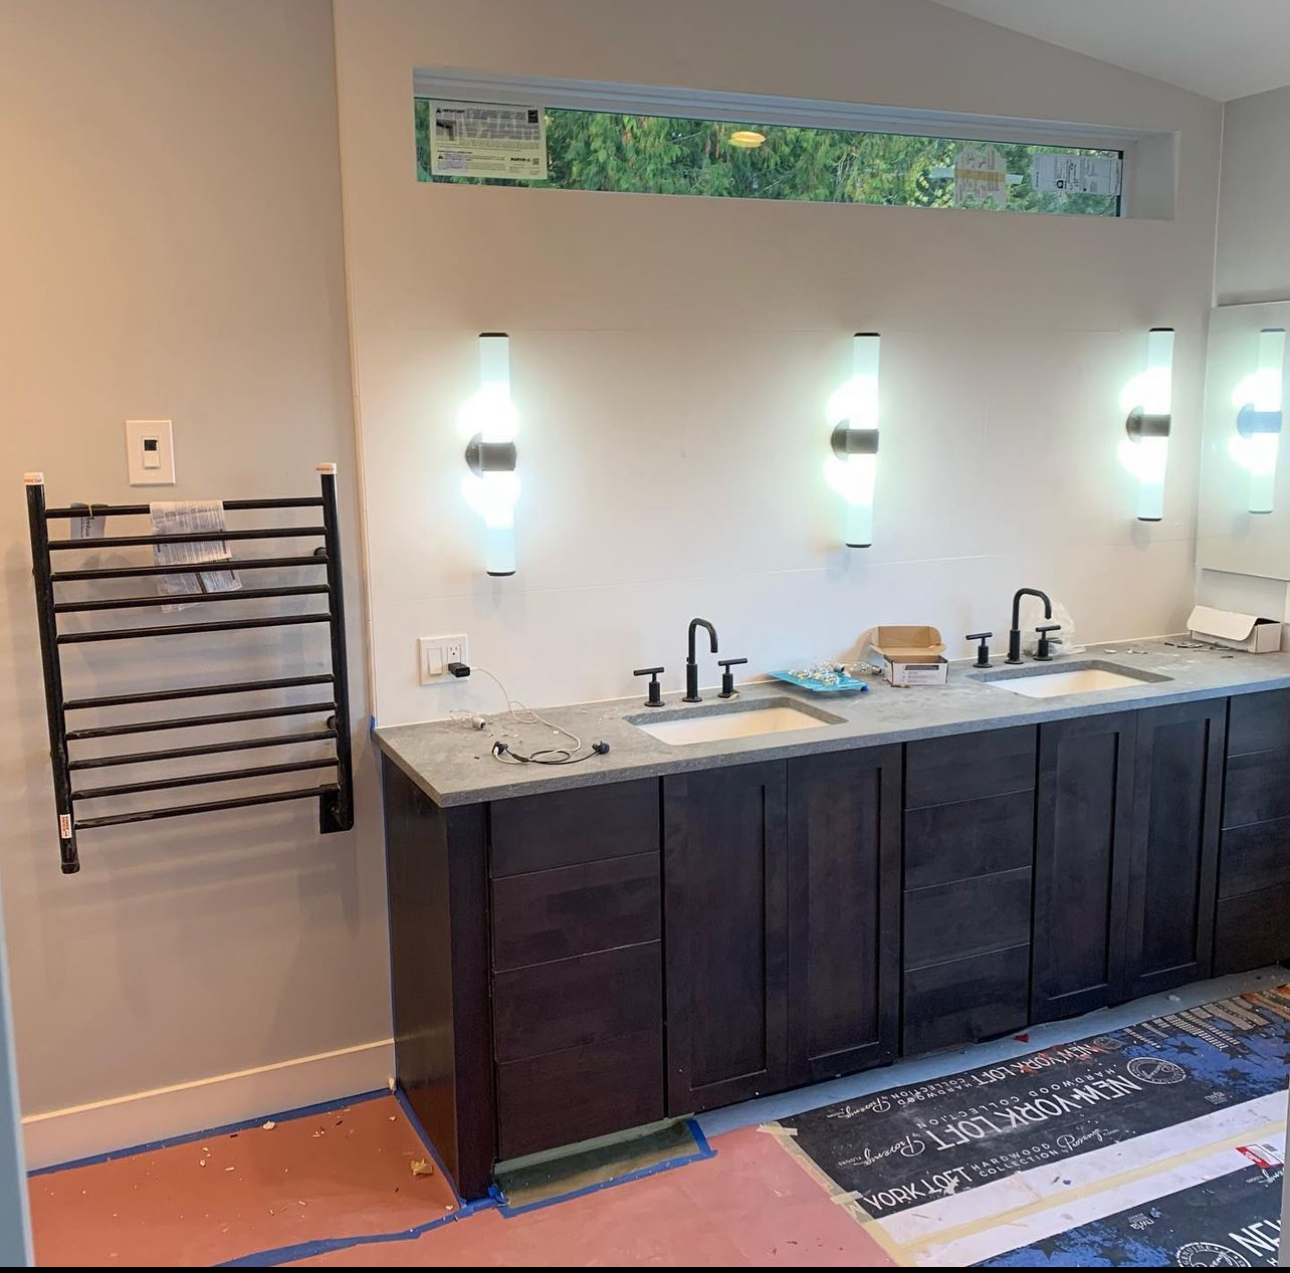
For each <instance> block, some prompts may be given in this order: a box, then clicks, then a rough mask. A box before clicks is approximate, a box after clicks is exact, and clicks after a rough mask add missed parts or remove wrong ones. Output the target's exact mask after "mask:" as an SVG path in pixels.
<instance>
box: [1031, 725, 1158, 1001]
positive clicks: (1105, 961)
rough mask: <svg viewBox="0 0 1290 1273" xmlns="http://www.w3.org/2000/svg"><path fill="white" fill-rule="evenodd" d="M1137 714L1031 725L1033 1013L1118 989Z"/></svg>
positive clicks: (1119, 992)
mask: <svg viewBox="0 0 1290 1273" xmlns="http://www.w3.org/2000/svg"><path fill="white" fill-rule="evenodd" d="M1136 720H1137V714H1136V713H1133V712H1113V713H1110V714H1107V715H1101V716H1077V717H1075V718H1073V719H1071V720H1062V721H1054V722H1053V723H1051V724H1048V725H1041V726H1040V728H1039V781H1038V788H1037V794H1038V799H1037V802H1036V825H1035V907H1034V952H1033V960H1032V978H1031V1012H1030V1016H1031V1020H1032V1021H1033V1022H1041V1021H1055V1020H1058V1019H1059V1018H1061V1017H1071V1016H1076V1015H1078V1014H1079V1013H1082V1012H1089V1011H1091V1010H1092V1009H1094V1008H1102V1007H1105V1006H1106V1005H1107V1004H1110V1003H1117V1002H1119V1001H1120V1000H1121V999H1122V998H1123V997H1124V953H1125V927H1126V921H1127V918H1128V909H1129V863H1130V846H1131V843H1132V835H1133V805H1134V800H1133V794H1134V786H1133V780H1134V758H1135V748H1134V742H1135V728H1134V727H1135V724H1136Z"/></svg>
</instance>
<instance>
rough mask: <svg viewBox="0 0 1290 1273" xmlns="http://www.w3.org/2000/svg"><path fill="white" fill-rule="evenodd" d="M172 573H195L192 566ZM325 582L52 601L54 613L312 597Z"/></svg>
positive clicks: (323, 589) (322, 589)
mask: <svg viewBox="0 0 1290 1273" xmlns="http://www.w3.org/2000/svg"><path fill="white" fill-rule="evenodd" d="M175 573H176V574H197V573H198V572H197V571H194V570H181V571H176V572H175ZM330 591H331V588H329V587H328V586H327V585H326V584H325V583H311V584H302V585H300V586H298V587H289V588H241V589H239V590H238V591H237V592H180V593H174V594H171V595H167V596H160V595H159V596H155V597H103V598H96V599H95V600H93V601H56V602H55V603H54V613H55V614H76V613H79V612H81V611H86V610H134V609H138V608H139V607H141V606H173V605H185V606H190V605H203V604H205V603H207V602H211V601H263V600H265V599H266V598H268V597H315V596H318V595H320V594H322V593H327V592H330Z"/></svg>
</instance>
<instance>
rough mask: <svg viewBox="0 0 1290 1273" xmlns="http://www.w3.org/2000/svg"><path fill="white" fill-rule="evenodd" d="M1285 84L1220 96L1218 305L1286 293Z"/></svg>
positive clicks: (1288, 117) (1289, 198) (1289, 279)
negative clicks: (1244, 94) (1269, 89)
mask: <svg viewBox="0 0 1290 1273" xmlns="http://www.w3.org/2000/svg"><path fill="white" fill-rule="evenodd" d="M1287 207H1290V87H1287V88H1279V89H1275V90H1274V91H1273V92H1271V93H1257V94H1255V95H1254V96H1253V97H1242V98H1240V99H1238V100H1237V101H1234V102H1228V103H1227V105H1226V107H1224V113H1223V179H1222V186H1221V192H1220V202H1219V216H1218V258H1217V268H1216V277H1215V282H1214V290H1215V292H1216V293H1217V296H1218V303H1219V304H1220V305H1237V304H1240V303H1242V302H1250V301H1284V300H1290V233H1287V232H1286V209H1287Z"/></svg>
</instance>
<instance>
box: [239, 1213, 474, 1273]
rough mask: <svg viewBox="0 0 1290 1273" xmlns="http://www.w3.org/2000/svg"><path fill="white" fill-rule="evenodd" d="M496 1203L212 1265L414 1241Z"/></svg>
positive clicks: (257, 1263)
mask: <svg viewBox="0 0 1290 1273" xmlns="http://www.w3.org/2000/svg"><path fill="white" fill-rule="evenodd" d="M494 1206H496V1203H494V1202H493V1201H492V1200H491V1199H483V1200H481V1201H480V1202H468V1203H466V1205H465V1206H463V1207H462V1208H461V1210H460V1211H454V1212H452V1213H451V1214H449V1215H446V1216H436V1217H435V1218H434V1219H433V1220H427V1221H426V1222H425V1224H416V1225H413V1226H412V1228H410V1229H400V1230H398V1231H396V1232H394V1233H359V1234H353V1235H351V1236H350V1237H345V1238H315V1239H314V1240H313V1241H312V1242H294V1243H292V1244H291V1245H290V1246H278V1247H271V1248H270V1249H269V1250H267V1251H255V1252H253V1253H252V1254H250V1255H239V1256H238V1257H237V1258H236V1259H234V1260H225V1261H223V1262H222V1263H220V1264H217V1265H215V1267H216V1268H217V1269H261V1268H272V1267H273V1266H274V1265H278V1264H290V1263H292V1262H293V1261H295V1260H308V1259H312V1258H313V1257H314V1256H316V1255H328V1254H330V1253H331V1252H332V1251H347V1250H349V1249H350V1248H351V1247H356V1246H377V1245H380V1244H382V1243H389V1242H414V1241H415V1240H416V1239H417V1238H419V1237H421V1236H422V1235H423V1234H426V1233H429V1232H431V1231H432V1230H433V1229H442V1228H443V1226H444V1225H446V1224H454V1223H456V1221H458V1220H464V1219H465V1218H466V1217H467V1216H473V1215H474V1214H475V1213H476V1212H477V1211H489V1210H492V1208H493V1207H494Z"/></svg>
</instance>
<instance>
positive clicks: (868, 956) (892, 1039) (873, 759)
mask: <svg viewBox="0 0 1290 1273" xmlns="http://www.w3.org/2000/svg"><path fill="white" fill-rule="evenodd" d="M900 774H901V755H900V748H899V747H872V748H868V749H866V750H863V751H850V752H838V753H835V754H833V755H829V756H810V757H807V758H804V759H802V760H794V761H792V762H791V763H790V764H789V767H788V809H789V827H790V831H789V844H790V853H789V865H788V896H789V924H788V931H789V963H788V966H789V986H790V990H789V1027H790V1028H789V1037H790V1039H791V1040H792V1042H791V1044H790V1056H789V1074H790V1080H791V1082H792V1083H794V1084H799V1083H816V1082H819V1081H820V1080H822V1079H828V1078H834V1077H836V1076H837V1075H839V1074H850V1073H853V1072H855V1071H856V1070H861V1069H864V1068H865V1067H866V1066H869V1065H877V1064H879V1063H880V1062H883V1061H889V1060H891V1059H892V1058H893V1057H894V1056H895V1055H896V1048H897V1033H898V1030H899V1021H900V786H901V782H900Z"/></svg>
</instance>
